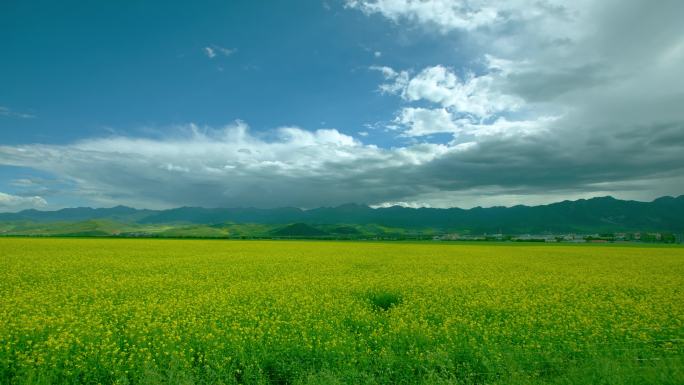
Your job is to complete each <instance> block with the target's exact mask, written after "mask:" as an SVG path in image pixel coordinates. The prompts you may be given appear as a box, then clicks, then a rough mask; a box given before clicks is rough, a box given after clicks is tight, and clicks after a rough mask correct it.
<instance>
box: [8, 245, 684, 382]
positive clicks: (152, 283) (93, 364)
mask: <svg viewBox="0 0 684 385" xmlns="http://www.w3.org/2000/svg"><path fill="white" fill-rule="evenodd" d="M683 341H684V248H678V247H634V246H630V247H628V246H585V245H572V246H561V245H554V246H545V245H504V244H500V245H495V244H492V245H487V244H462V243H461V244H454V243H371V242H294V241H284V242H275V241H189V240H115V239H111V240H106V239H104V240H103V239H18V238H16V239H13V238H4V239H0V383H2V384H61V383H67V384H162V383H170V384H546V383H549V384H632V383H634V384H682V383H684V344H683Z"/></svg>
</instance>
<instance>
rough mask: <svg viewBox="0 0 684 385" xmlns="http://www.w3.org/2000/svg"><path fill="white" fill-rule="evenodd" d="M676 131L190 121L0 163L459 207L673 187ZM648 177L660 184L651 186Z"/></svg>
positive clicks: (275, 201) (91, 186)
mask: <svg viewBox="0 0 684 385" xmlns="http://www.w3.org/2000/svg"><path fill="white" fill-rule="evenodd" d="M499 124H501V125H505V124H507V123H499ZM677 128H678V127H672V128H671V129H670V130H668V131H667V132H660V131H658V130H650V131H649V129H644V130H643V131H642V132H641V133H640V136H635V137H631V138H627V139H625V140H620V141H612V142H611V143H610V144H609V145H605V144H602V143H601V141H600V139H599V138H596V139H597V140H598V141H597V142H596V143H587V144H584V145H582V146H578V145H577V143H576V142H574V141H564V142H559V141H557V140H556V139H555V138H553V137H549V136H547V135H527V136H513V137H507V136H505V135H491V136H488V137H486V138H477V139H476V140H472V141H466V142H452V143H448V144H437V143H416V144H412V145H409V146H405V147H395V148H381V147H377V146H374V145H369V144H364V143H363V142H361V141H360V140H358V139H356V138H353V137H351V136H349V135H346V134H343V133H341V132H339V131H337V130H334V129H325V130H316V131H307V130H304V129H301V128H298V127H284V128H279V129H276V130H274V131H273V132H268V133H263V132H262V133H253V132H251V131H250V130H249V128H248V127H247V125H246V124H245V123H242V122H236V123H234V124H231V125H229V126H227V127H223V128H219V129H212V128H207V127H198V126H195V125H188V126H187V127H185V128H184V129H183V130H181V132H182V134H178V135H175V136H167V137H163V138H156V139H151V138H141V137H123V136H115V137H107V138H93V139H89V140H85V141H80V142H76V143H72V144H67V145H39V144H34V145H23V146H0V164H2V165H12V166H21V167H30V168H33V169H37V170H41V171H43V172H47V173H49V174H51V175H55V176H56V177H58V178H60V179H63V180H65V181H67V182H69V183H68V184H67V183H65V185H68V186H73V190H71V191H70V194H72V195H78V196H80V197H81V198H82V199H83V200H85V201H88V202H93V203H92V204H93V205H101V206H110V205H114V204H127V205H132V206H136V207H149V208H166V207H177V206H187V205H189V206H205V207H234V206H239V207H244V206H256V207H278V206H297V207H305V208H306V207H318V206H327V205H337V204H343V203H349V202H357V203H368V204H382V203H383V202H405V203H407V204H416V202H418V203H420V205H426V204H430V205H432V206H435V207H444V206H464V205H468V204H469V203H470V202H473V199H472V198H473V195H468V193H467V192H470V193H471V194H474V195H475V196H479V195H481V194H482V192H483V191H485V192H489V193H491V194H493V192H496V193H497V194H500V195H502V196H524V195H526V194H527V195H530V196H534V195H535V194H537V195H538V194H540V192H543V193H544V194H547V195H548V196H551V195H553V196H563V194H565V195H572V194H575V195H581V194H585V193H589V192H595V191H600V192H611V191H612V192H613V193H614V194H617V195H618V196H620V194H623V195H624V194H625V192H629V191H631V192H634V191H642V192H643V191H648V194H655V195H660V194H672V193H673V192H676V187H677V181H678V180H681V177H682V175H684V173H683V170H682V168H683V167H684V166H683V165H682V162H680V160H681V149H682V143H684V141H681V142H680V144H679V145H677V144H675V142H673V138H672V136H673V135H674V136H675V137H677ZM502 129H504V128H502ZM644 137H647V138H649V139H648V141H647V142H644V140H643V138H644ZM656 142H658V143H659V142H667V143H668V145H667V146H665V147H664V148H662V149H661V151H660V152H659V153H658V154H657V156H654V154H653V153H652V148H651V146H650V144H649V143H656ZM677 178H680V179H677ZM649 180H650V181H658V183H657V184H656V183H655V182H654V183H652V185H651V187H650V188H649V189H648V190H645V188H646V186H648V184H647V183H646V182H647V181H649ZM637 181H640V182H639V183H637ZM668 181H669V182H668ZM666 182H667V183H666ZM630 183H631V184H630ZM554 194H555V195H554Z"/></svg>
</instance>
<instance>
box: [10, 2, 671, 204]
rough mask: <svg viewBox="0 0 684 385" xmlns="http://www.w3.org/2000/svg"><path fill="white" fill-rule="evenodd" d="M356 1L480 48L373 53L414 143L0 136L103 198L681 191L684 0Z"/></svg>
mask: <svg viewBox="0 0 684 385" xmlns="http://www.w3.org/2000/svg"><path fill="white" fill-rule="evenodd" d="M346 8H347V10H346V12H361V13H362V14H365V15H367V17H368V19H369V20H372V21H373V22H377V23H395V24H397V25H399V26H401V27H402V28H407V29H410V28H418V29H421V30H423V31H426V32H427V33H431V34H433V35H434V38H435V39H440V40H443V39H446V40H449V39H453V40H454V42H456V41H467V44H469V45H471V46H472V49H471V50H469V51H468V52H476V54H475V55H473V56H472V57H468V58H467V60H460V61H458V62H466V63H472V64H471V65H469V66H465V67H464V66H458V67H457V66H455V65H454V64H452V63H444V62H443V63H434V64H433V65H431V66H427V67H424V68H392V67H390V66H378V65H375V66H370V65H369V68H370V69H371V70H373V71H375V72H377V74H378V82H377V84H375V85H369V88H371V89H373V88H374V89H377V90H379V91H380V92H381V93H382V94H383V95H384V96H383V97H386V98H396V99H397V100H398V101H399V102H400V103H401V107H400V108H399V109H398V110H397V111H396V113H395V115H394V118H393V120H392V121H391V122H388V124H387V125H386V127H385V128H384V129H385V130H386V135H392V136H396V137H398V138H404V139H410V141H409V144H406V145H402V146H397V147H381V146H377V145H373V144H368V143H364V140H366V138H365V137H364V138H356V137H352V136H350V135H347V134H344V133H342V132H341V131H340V130H344V129H345V128H344V127H340V128H339V130H338V129H319V130H316V131H308V130H306V129H305V128H300V127H282V128H276V129H274V130H272V131H270V132H253V131H251V130H250V129H249V127H248V126H247V124H246V123H244V122H241V121H236V122H235V123H233V124H229V125H228V126H226V127H198V126H197V125H194V124H188V125H187V126H184V127H181V128H180V129H179V130H176V133H175V134H168V135H166V136H163V137H157V138H147V137H130V136H112V137H101V138H90V139H86V140H82V141H78V142H75V143H71V144H64V145H43V144H26V145H15V146H0V164H2V165H11V166H19V167H29V168H33V169H37V170H41V171H44V172H48V173H50V174H52V175H55V176H56V177H59V178H63V179H67V180H69V181H71V182H72V183H73V184H74V185H75V186H77V188H76V190H74V191H72V192H71V193H73V194H79V196H81V197H82V198H83V199H84V200H86V201H88V202H92V204H94V205H105V206H106V205H114V204H125V205H130V206H135V207H150V208H166V207H175V206H183V205H187V206H207V207H236V206H257V207H277V206H297V207H304V208H307V207H318V206H325V205H338V204H342V203H348V202H357V203H367V204H372V205H378V206H383V205H386V204H387V202H402V204H403V205H407V206H411V207H414V206H421V205H431V206H433V207H449V206H461V207H469V206H473V205H477V204H483V205H491V204H502V205H508V204H515V203H531V204H536V203H543V202H549V201H555V200H559V199H566V198H579V197H587V196H593V195H605V194H613V195H616V196H618V197H622V198H630V199H651V198H653V197H656V196H660V195H667V194H671V195H679V194H681V193H682V192H683V191H682V190H683V189H684V155H682V154H684V108H682V106H684V77H682V76H681V69H682V68H684V23H681V20H680V19H681V15H682V14H684V3H683V2H680V1H667V0H666V1H662V2H658V3H657V4H655V3H649V2H645V1H635V2H628V3H625V2H620V1H602V2H593V1H592V2H590V1H577V2H571V3H567V2H564V1H563V2H561V1H552V0H548V1H537V0H534V1H531V0H530V1H525V0H516V1H508V2H503V3H502V2H498V1H488V0H480V1H455V0H433V1H421V0H374V1H362V0H354V1H348V2H347V3H346ZM456 37H459V39H456ZM456 49H457V47H456V43H454V52H455V55H456V52H457V51H456ZM214 54H215V53H214ZM384 56H385V55H383V56H382V57H384ZM210 57H211V56H210ZM382 57H380V58H379V59H381V58H382ZM454 62H456V61H454ZM264 109H268V106H264ZM349 113H354V112H353V111H349ZM445 137H446V138H447V139H444V138H445ZM8 197H9V196H8V195H7V194H3V195H0V209H3V207H6V206H2V205H8V203H2V202H8V201H9V200H10V199H13V198H8ZM17 199H19V201H21V200H22V199H29V200H31V199H34V200H33V201H32V202H33V204H34V205H35V204H40V205H42V203H41V201H40V199H43V198H39V197H34V198H17ZM35 199H38V200H35ZM15 202H17V201H16V200H15ZM13 204H15V205H19V203H13Z"/></svg>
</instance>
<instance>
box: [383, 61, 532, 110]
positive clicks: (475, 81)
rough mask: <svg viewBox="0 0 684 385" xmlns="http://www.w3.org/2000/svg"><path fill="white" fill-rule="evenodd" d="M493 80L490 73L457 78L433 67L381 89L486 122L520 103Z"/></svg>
mask: <svg viewBox="0 0 684 385" xmlns="http://www.w3.org/2000/svg"><path fill="white" fill-rule="evenodd" d="M397 80H398V81H397ZM497 81H498V79H497V77H496V74H495V73H493V72H492V73H488V74H486V75H480V76H475V75H474V74H472V73H470V74H468V75H467V76H466V78H465V79H459V77H458V76H456V74H454V72H453V71H451V70H449V69H447V68H446V67H444V66H441V65H437V66H433V67H428V68H425V69H423V70H422V71H421V72H420V73H418V74H417V75H416V76H414V77H413V78H411V79H410V80H409V81H408V82H405V81H404V80H403V79H400V78H399V76H397V77H395V82H394V84H389V85H387V84H384V85H382V86H381V87H385V89H388V90H396V91H398V92H401V96H402V98H404V99H405V100H408V101H420V100H426V101H429V102H433V103H437V104H439V105H441V106H442V107H445V108H449V109H450V110H451V111H452V112H455V113H461V114H469V115H472V116H474V117H475V118H477V119H486V118H489V117H491V116H492V115H494V114H496V113H501V112H510V111H515V110H517V109H518V108H520V107H521V105H522V104H523V101H522V100H521V99H520V98H518V97H516V96H514V95H510V94H506V93H504V92H503V91H502V90H500V89H498V88H497Z"/></svg>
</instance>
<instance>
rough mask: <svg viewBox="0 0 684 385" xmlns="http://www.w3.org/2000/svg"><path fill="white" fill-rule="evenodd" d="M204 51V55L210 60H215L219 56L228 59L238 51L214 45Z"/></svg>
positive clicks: (204, 48)
mask: <svg viewBox="0 0 684 385" xmlns="http://www.w3.org/2000/svg"><path fill="white" fill-rule="evenodd" d="M202 50H203V51H204V54H205V55H207V57H208V58H209V59H213V58H215V57H216V56H218V55H221V56H226V57H228V56H230V55H232V54H234V53H235V52H237V49H235V48H225V47H221V46H219V45H216V44H212V45H209V46H206V47H203V48H202Z"/></svg>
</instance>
